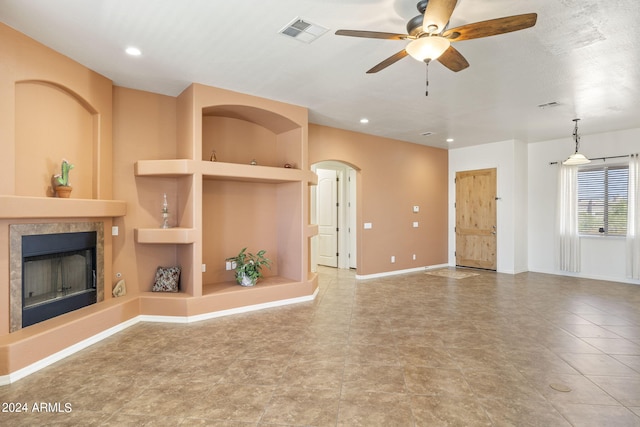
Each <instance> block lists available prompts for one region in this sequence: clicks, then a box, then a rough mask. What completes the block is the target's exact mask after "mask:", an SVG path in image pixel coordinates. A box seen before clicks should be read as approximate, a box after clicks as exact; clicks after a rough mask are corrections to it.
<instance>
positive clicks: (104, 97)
mask: <svg viewBox="0 0 640 427" xmlns="http://www.w3.org/2000/svg"><path fill="white" fill-rule="evenodd" d="M0 45H1V46H2V49H0V93H1V94H2V96H0V142H1V143H2V150H3V158H4V159H16V156H17V154H18V150H19V149H18V147H17V144H18V142H20V141H19V137H20V138H22V140H23V141H27V143H28V144H30V145H31V144H34V146H33V147H32V148H33V151H35V152H36V153H31V154H32V157H30V158H29V159H28V161H27V162H28V164H26V165H25V164H24V161H23V160H22V157H21V160H20V161H5V162H4V165H3V167H2V168H0V194H8V195H14V194H18V195H23V194H20V193H29V194H28V195H30V196H42V197H44V196H47V194H46V188H44V187H43V183H44V186H45V187H46V177H47V176H49V175H52V174H54V173H58V169H59V162H60V160H61V158H62V157H68V160H69V161H71V162H72V163H74V164H76V168H78V170H76V171H74V172H78V171H80V172H79V174H78V176H77V177H76V176H75V174H74V175H72V177H71V179H72V180H73V179H75V178H77V179H78V181H77V182H78V183H79V184H80V182H83V183H82V184H80V185H81V188H80V189H79V194H80V197H81V198H93V199H105V200H110V199H111V190H112V188H111V173H112V170H111V166H112V158H111V137H112V135H111V128H112V122H111V117H112V104H111V86H112V85H111V81H110V80H109V79H107V78H105V77H104V76H101V75H100V74H98V73H96V72H94V71H91V70H89V69H87V68H86V67H83V66H82V65H80V64H78V63H77V62H75V61H72V60H71V59H69V58H67V57H66V56H63V55H61V54H59V53H57V52H55V51H53V50H51V49H49V48H47V47H46V46H44V45H42V44H40V43H38V42H36V41H34V40H33V39H30V38H29V37H27V36H25V35H23V34H21V33H19V32H17V31H15V30H13V29H12V28H10V27H7V26H6V25H4V24H0ZM43 90H44V92H43ZM34 91H35V92H36V93H35V94H34V93H33V92H34ZM22 92H29V93H24V96H22V95H21V93H22ZM37 92H40V93H41V94H42V93H44V94H46V96H47V98H48V99H46V101H49V102H47V111H51V112H52V114H53V113H55V114H58V113H59V112H60V111H62V112H66V115H65V118H68V117H69V115H70V114H72V115H73V114H75V115H76V116H78V115H79V116H83V115H84V116H85V117H76V119H77V120H78V122H79V123H83V124H82V125H81V127H83V128H84V129H82V130H80V131H78V129H75V130H73V131H72V132H66V131H65V130H64V129H63V127H62V126H54V122H52V121H51V120H49V119H48V118H46V117H44V118H43V117H42V114H45V113H44V112H42V111H38V110H37V109H36V108H34V109H33V110H32V109H31V108H32V107H30V106H29V105H25V102H26V103H29V100H33V97H34V96H39V95H38V93H37ZM31 103H32V102H31ZM51 103H53V105H51ZM74 103H75V104H74ZM80 107H81V108H80ZM83 111H84V112H83ZM79 112H80V113H79ZM29 113H32V114H29ZM86 114H89V115H91V119H90V120H91V121H92V123H91V124H87V120H88V119H87V117H86ZM50 118H52V117H50ZM34 119H35V121H34ZM23 121H27V123H23ZM33 123H38V124H41V125H42V127H40V129H41V130H42V131H41V132H39V133H38V132H37V129H35V130H33V129H32V130H30V131H29V132H26V133H25V132H23V131H22V130H24V129H29V127H30V126H32V125H33ZM52 127H55V128H54V129H51V128H52ZM89 128H90V129H89ZM17 130H21V131H20V132H17ZM47 131H49V132H47ZM47 137H48V138H50V140H49V141H44V140H43V139H44V138H47ZM86 137H90V138H91V139H90V140H88V141H84V143H86V144H90V146H91V150H92V151H93V153H92V154H91V155H90V156H89V157H87V154H86V153H85V152H84V150H80V151H78V147H77V144H78V138H86ZM34 138H36V139H37V140H36V141H32V140H31V139H34ZM47 144H49V145H51V144H53V145H55V147H52V148H50V149H47V150H45V149H43V148H42V147H43V146H46V145H47ZM23 148H25V147H21V149H23ZM75 154H78V155H79V158H78V160H76V159H74V158H72V156H73V155H75ZM58 157H60V158H58ZM90 157H93V158H92V159H91V158H90ZM98 159H99V161H98ZM87 161H88V162H89V163H87V164H85V162H87ZM49 167H51V168H52V170H48V169H49ZM34 168H37V170H34ZM40 169H43V170H40ZM45 169H46V170H45ZM72 173H73V172H72ZM86 181H89V182H90V183H91V184H85V183H84V182H86ZM72 184H73V181H72ZM87 186H88V187H90V188H86V187H87ZM43 189H44V190H45V191H43ZM33 193H37V194H33ZM77 194H78V193H77Z"/></svg>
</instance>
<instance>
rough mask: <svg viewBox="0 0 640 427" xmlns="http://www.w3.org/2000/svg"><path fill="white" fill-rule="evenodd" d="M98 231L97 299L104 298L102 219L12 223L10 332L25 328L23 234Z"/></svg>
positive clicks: (10, 227)
mask: <svg viewBox="0 0 640 427" xmlns="http://www.w3.org/2000/svg"><path fill="white" fill-rule="evenodd" d="M85 231H95V232H96V234H97V236H96V237H97V239H96V264H97V265H96V267H97V272H98V273H97V277H96V292H97V301H98V302H100V301H103V300H104V226H103V223H102V222H62V223H48V224H13V225H10V226H9V265H10V271H11V277H10V284H9V289H10V291H9V293H10V295H9V316H10V332H15V331H17V330H19V329H22V236H30V235H38V234H56V233H76V232H85Z"/></svg>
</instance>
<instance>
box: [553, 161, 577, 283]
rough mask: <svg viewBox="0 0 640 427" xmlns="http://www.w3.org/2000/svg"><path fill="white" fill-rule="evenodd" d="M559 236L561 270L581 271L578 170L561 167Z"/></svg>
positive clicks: (559, 180) (572, 167) (559, 182)
mask: <svg viewBox="0 0 640 427" xmlns="http://www.w3.org/2000/svg"><path fill="white" fill-rule="evenodd" d="M557 227H558V230H557V231H558V236H559V239H560V242H559V243H560V252H559V267H560V270H563V271H570V272H579V271H580V235H579V234H578V168H577V167H575V166H564V165H561V166H560V173H559V177H558V225H557Z"/></svg>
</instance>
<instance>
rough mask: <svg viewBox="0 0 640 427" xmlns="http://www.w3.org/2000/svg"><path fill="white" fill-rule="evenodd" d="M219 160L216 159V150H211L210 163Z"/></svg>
mask: <svg viewBox="0 0 640 427" xmlns="http://www.w3.org/2000/svg"><path fill="white" fill-rule="evenodd" d="M217 160H218V159H217V158H216V150H211V157H209V161H210V162H215V161H217Z"/></svg>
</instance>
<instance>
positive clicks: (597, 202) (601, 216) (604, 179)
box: [578, 165, 629, 236]
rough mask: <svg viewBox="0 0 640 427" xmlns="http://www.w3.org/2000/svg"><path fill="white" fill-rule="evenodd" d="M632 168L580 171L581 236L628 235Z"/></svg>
mask: <svg viewBox="0 0 640 427" xmlns="http://www.w3.org/2000/svg"><path fill="white" fill-rule="evenodd" d="M628 184H629V167H628V166H626V165H624V166H621V165H617V166H596V167H585V168H581V169H579V170H578V231H579V232H580V234H604V235H611V236H624V235H626V234H627V187H628Z"/></svg>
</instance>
